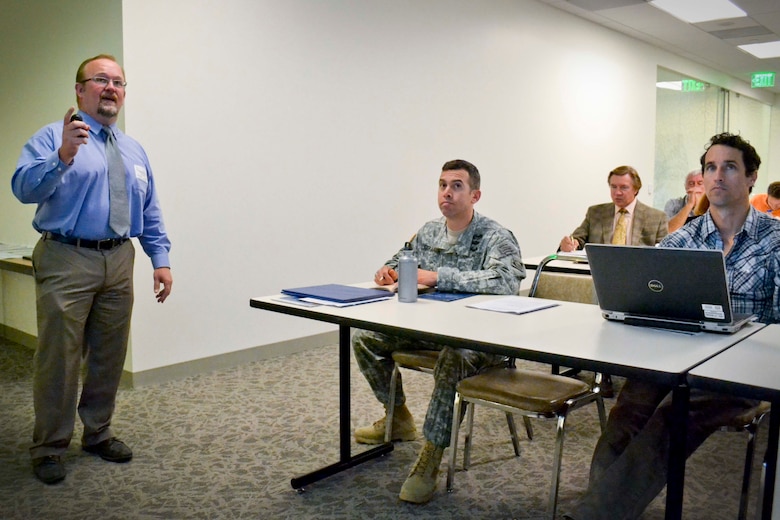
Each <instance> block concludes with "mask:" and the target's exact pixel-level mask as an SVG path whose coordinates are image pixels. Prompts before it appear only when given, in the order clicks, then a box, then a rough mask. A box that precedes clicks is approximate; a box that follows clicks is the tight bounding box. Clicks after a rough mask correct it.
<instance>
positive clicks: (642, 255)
mask: <svg viewBox="0 0 780 520" xmlns="http://www.w3.org/2000/svg"><path fill="white" fill-rule="evenodd" d="M585 251H586V253H587V255H588V263H589V264H590V272H591V276H592V277H593V283H594V285H595V286H596V295H597V296H598V299H599V306H600V307H601V311H602V315H603V316H604V318H606V319H608V320H616V321H622V322H624V323H627V324H629V325H640V326H645V327H658V328H666V329H675V330H684V331H702V330H703V331H709V332H723V333H732V332H736V331H737V330H739V329H740V328H741V327H742V326H744V325H745V324H746V323H749V322H750V321H752V320H753V319H754V317H753V316H751V315H734V314H732V312H731V298H730V297H729V289H728V283H727V281H726V264H725V262H724V260H723V252H722V251H715V250H711V249H679V248H667V247H636V246H613V245H606V244H587V245H586V246H585Z"/></svg>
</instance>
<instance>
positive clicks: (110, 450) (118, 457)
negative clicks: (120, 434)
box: [81, 437, 133, 462]
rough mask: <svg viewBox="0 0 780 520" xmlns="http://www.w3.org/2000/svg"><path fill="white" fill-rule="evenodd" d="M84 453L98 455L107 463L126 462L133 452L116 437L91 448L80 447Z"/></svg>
mask: <svg viewBox="0 0 780 520" xmlns="http://www.w3.org/2000/svg"><path fill="white" fill-rule="evenodd" d="M81 448H82V449H83V450H84V451H86V452H89V453H94V454H95V455H100V458H101V459H103V460H107V461H109V462H127V461H128V460H130V459H132V458H133V451H132V450H131V449H130V448H129V447H128V446H127V444H125V443H124V442H122V441H120V440H119V439H117V438H116V437H111V438H110V439H106V440H104V441H103V442H99V443H97V444H93V445H91V446H82V447H81Z"/></svg>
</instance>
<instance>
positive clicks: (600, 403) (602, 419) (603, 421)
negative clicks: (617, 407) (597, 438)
mask: <svg viewBox="0 0 780 520" xmlns="http://www.w3.org/2000/svg"><path fill="white" fill-rule="evenodd" d="M596 408H597V409H598V411H599V425H600V426H601V433H604V430H606V429H607V411H606V410H605V409H604V399H603V398H602V397H601V396H598V397H596Z"/></svg>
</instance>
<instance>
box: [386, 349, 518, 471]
mask: <svg viewBox="0 0 780 520" xmlns="http://www.w3.org/2000/svg"><path fill="white" fill-rule="evenodd" d="M438 359H439V352H438V351H436V350H407V351H397V352H393V361H394V362H395V367H394V368H393V375H392V377H391V379H390V403H389V404H388V406H387V416H386V417H387V419H386V421H385V442H390V436H391V435H392V427H393V421H392V418H393V412H394V410H395V389H396V385H397V384H398V376H399V374H400V369H402V368H406V369H409V370H416V371H418V372H424V373H426V374H433V368H434V367H435V366H436V361H437V360H438ZM472 420H473V419H472ZM506 420H507V425H508V426H509V435H510V437H511V439H512V446H513V447H514V449H515V454H516V455H517V456H518V457H519V456H520V443H519V441H518V439H517V428H516V427H515V420H514V417H513V416H512V414H511V413H507V414H506ZM523 422H524V423H525V431H526V434H527V435H528V438H529V439H531V438H533V429H532V427H531V421H530V420H529V419H528V418H527V417H524V418H523Z"/></svg>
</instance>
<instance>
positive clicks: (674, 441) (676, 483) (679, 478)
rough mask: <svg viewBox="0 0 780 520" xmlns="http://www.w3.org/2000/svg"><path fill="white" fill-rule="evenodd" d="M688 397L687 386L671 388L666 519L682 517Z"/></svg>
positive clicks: (688, 389)
mask: <svg viewBox="0 0 780 520" xmlns="http://www.w3.org/2000/svg"><path fill="white" fill-rule="evenodd" d="M689 399H690V388H688V386H686V385H680V386H677V387H675V388H674V390H672V424H671V425H670V431H669V467H668V469H667V477H666V516H665V518H666V520H681V519H682V506H683V488H684V483H685V444H686V438H687V433H688V407H689V405H690V402H689Z"/></svg>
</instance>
